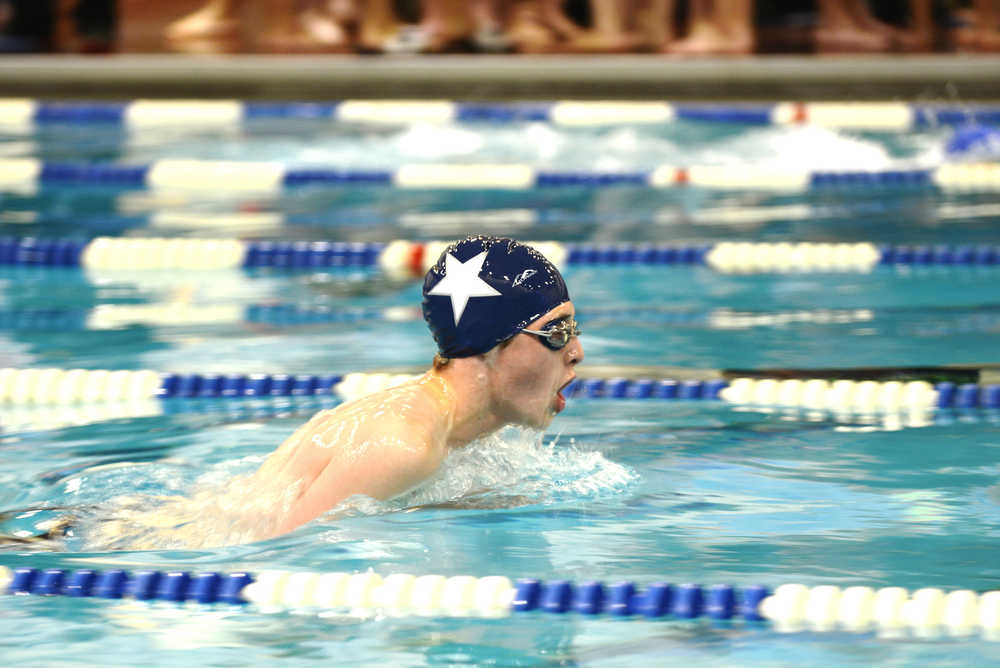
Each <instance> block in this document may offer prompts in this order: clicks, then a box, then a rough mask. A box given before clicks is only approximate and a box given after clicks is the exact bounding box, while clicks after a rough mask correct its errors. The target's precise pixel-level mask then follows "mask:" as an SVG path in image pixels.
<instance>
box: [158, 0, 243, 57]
mask: <svg viewBox="0 0 1000 668" xmlns="http://www.w3.org/2000/svg"><path fill="white" fill-rule="evenodd" d="M163 36H164V39H165V40H166V42H167V46H168V47H170V48H171V49H173V50H176V51H186V52H192V53H222V52H228V51H230V50H232V49H234V48H235V49H238V48H239V46H240V42H241V40H240V22H239V17H238V16H233V15H231V14H228V15H227V14H226V13H223V12H221V11H220V10H219V8H218V5H217V3H213V2H209V3H207V4H206V5H205V6H203V7H202V8H201V9H199V10H197V11H195V12H193V13H191V14H188V15H187V16H184V17H182V18H180V19H178V20H176V21H174V22H173V23H171V24H169V25H168V26H167V27H166V29H165V30H164V33H163Z"/></svg>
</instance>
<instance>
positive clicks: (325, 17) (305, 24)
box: [254, 0, 350, 53]
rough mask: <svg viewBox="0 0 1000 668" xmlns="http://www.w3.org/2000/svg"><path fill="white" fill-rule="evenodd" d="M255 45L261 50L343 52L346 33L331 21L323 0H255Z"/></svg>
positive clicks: (346, 44) (267, 51)
mask: <svg viewBox="0 0 1000 668" xmlns="http://www.w3.org/2000/svg"><path fill="white" fill-rule="evenodd" d="M256 10H257V12H256V16H255V17H254V19H255V23H256V25H257V26H260V28H259V29H258V30H256V31H255V34H254V37H255V40H254V41H255V46H256V50H257V51H261V52H264V53H331V52H343V51H346V50H347V49H348V47H349V46H350V42H349V39H348V35H347V32H346V31H345V30H344V29H343V28H342V27H341V26H340V24H339V23H337V22H336V21H334V20H333V17H332V16H331V15H330V13H329V11H328V7H327V6H326V3H325V0H258V3H257V7H256Z"/></svg>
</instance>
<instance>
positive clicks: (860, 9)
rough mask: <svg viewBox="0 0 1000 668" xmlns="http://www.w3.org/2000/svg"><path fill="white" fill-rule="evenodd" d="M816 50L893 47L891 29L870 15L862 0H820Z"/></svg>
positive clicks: (837, 50) (888, 48)
mask: <svg viewBox="0 0 1000 668" xmlns="http://www.w3.org/2000/svg"><path fill="white" fill-rule="evenodd" d="M817 4H818V8H819V24H818V25H817V27H816V50H817V51H820V52H822V53H872V52H881V51H888V50H890V49H891V48H892V39H893V33H892V29H891V28H890V27H889V26H887V25H885V24H884V23H882V22H881V21H878V20H877V19H875V17H873V16H871V13H870V12H869V11H868V8H867V7H866V6H865V5H864V4H863V0H817Z"/></svg>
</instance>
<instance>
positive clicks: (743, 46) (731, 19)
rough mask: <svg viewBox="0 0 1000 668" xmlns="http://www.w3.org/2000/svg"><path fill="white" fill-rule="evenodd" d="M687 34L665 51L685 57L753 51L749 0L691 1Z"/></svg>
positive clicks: (668, 46)
mask: <svg viewBox="0 0 1000 668" xmlns="http://www.w3.org/2000/svg"><path fill="white" fill-rule="evenodd" d="M689 12H690V13H689V15H688V25H689V28H688V31H687V36H686V37H685V38H684V39H682V40H679V41H677V42H674V43H673V44H669V45H667V47H666V49H665V50H666V52H667V53H673V54H678V55H684V56H704V55H738V54H748V53H751V52H752V51H753V50H754V46H755V41H756V40H755V39H754V30H753V4H752V0H691V3H690V7H689Z"/></svg>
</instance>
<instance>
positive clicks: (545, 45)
mask: <svg viewBox="0 0 1000 668" xmlns="http://www.w3.org/2000/svg"><path fill="white" fill-rule="evenodd" d="M549 4H551V3H550V0H513V1H512V2H511V5H510V7H509V8H508V13H507V20H506V26H505V30H504V32H505V34H506V35H507V39H509V40H510V41H511V44H512V45H513V46H514V49H515V50H516V51H518V52H520V53H548V52H550V51H553V50H556V49H557V48H558V44H559V42H560V41H561V35H559V34H557V32H556V31H555V29H554V28H553V27H552V24H551V22H550V21H549V20H548V19H547V17H548V14H549V9H550V8H549V7H548V6H547V5H549ZM556 9H558V10H559V13H560V14H561V8H559V7H556ZM562 18H563V19H565V20H566V21H569V19H566V17H565V16H563V17H562ZM574 25H575V24H574Z"/></svg>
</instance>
